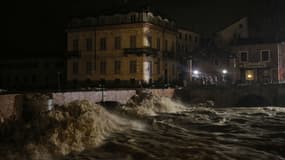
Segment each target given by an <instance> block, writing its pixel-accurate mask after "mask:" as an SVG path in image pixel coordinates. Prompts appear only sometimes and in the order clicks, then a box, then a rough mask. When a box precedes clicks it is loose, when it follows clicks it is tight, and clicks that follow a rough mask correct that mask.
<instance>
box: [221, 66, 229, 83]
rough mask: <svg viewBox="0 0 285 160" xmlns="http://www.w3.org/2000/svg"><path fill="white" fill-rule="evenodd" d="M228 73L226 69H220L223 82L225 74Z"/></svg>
mask: <svg viewBox="0 0 285 160" xmlns="http://www.w3.org/2000/svg"><path fill="white" fill-rule="evenodd" d="M227 73H228V71H227V70H226V69H223V70H222V77H223V82H225V76H226V74H227Z"/></svg>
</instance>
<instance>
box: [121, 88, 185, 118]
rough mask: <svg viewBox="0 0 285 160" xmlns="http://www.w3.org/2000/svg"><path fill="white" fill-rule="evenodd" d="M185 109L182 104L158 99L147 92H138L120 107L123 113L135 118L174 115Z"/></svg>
mask: <svg viewBox="0 0 285 160" xmlns="http://www.w3.org/2000/svg"><path fill="white" fill-rule="evenodd" d="M185 109H186V108H185V107H184V106H183V105H182V104H179V103H178V102H175V101H173V100H172V99H170V98H168V97H159V96H155V95H153V94H151V93H148V92H139V93H138V94H136V95H134V96H132V97H131V98H130V99H129V100H128V101H127V103H126V105H124V106H122V110H123V111H124V112H125V113H127V114H130V115H132V116H137V117H144V116H155V115H157V114H158V113H176V112H181V111H184V110H185Z"/></svg>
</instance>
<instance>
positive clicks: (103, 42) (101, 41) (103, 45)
mask: <svg viewBox="0 0 285 160" xmlns="http://www.w3.org/2000/svg"><path fill="white" fill-rule="evenodd" d="M100 50H106V38H101V39H100Z"/></svg>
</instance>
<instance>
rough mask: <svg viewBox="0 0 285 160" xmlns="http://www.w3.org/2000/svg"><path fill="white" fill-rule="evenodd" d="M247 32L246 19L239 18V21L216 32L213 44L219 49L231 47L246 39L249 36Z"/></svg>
mask: <svg viewBox="0 0 285 160" xmlns="http://www.w3.org/2000/svg"><path fill="white" fill-rule="evenodd" d="M248 30H249V29H248V18H247V17H244V18H241V19H240V20H238V21H236V22H234V23H232V24H231V25H229V26H227V27H225V28H224V29H222V30H220V31H218V32H217V33H216V35H215V44H216V46H217V47H219V48H224V47H228V46H230V45H233V44H235V43H236V42H237V41H238V40H239V39H247V38H248V35H249V33H248V32H249V31H248Z"/></svg>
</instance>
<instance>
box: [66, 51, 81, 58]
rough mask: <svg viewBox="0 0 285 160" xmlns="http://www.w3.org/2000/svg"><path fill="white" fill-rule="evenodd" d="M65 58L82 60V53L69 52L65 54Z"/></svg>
mask: <svg viewBox="0 0 285 160" xmlns="http://www.w3.org/2000/svg"><path fill="white" fill-rule="evenodd" d="M65 56H66V57H67V58H80V57H81V52H80V51H67V52H65Z"/></svg>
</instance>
